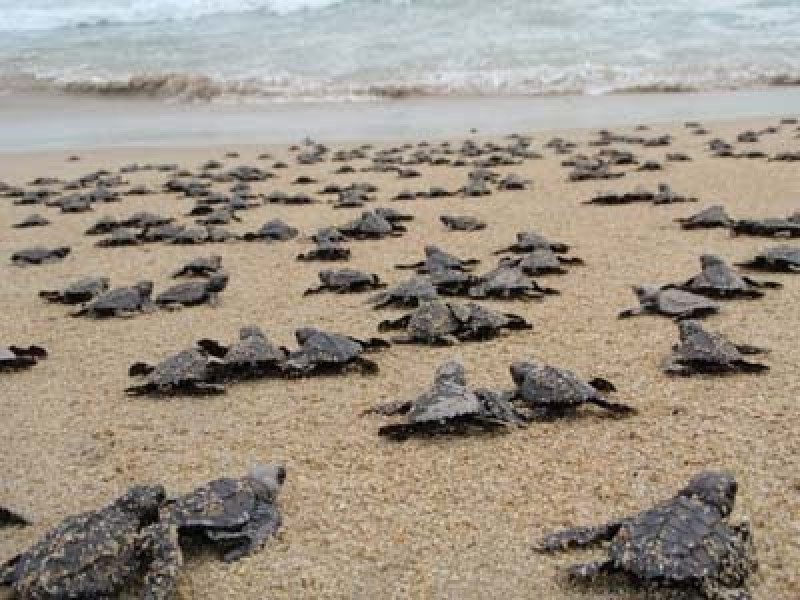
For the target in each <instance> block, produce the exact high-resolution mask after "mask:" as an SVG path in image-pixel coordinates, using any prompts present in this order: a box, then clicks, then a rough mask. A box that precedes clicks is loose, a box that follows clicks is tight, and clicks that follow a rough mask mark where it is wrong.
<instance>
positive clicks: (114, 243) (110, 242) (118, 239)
mask: <svg viewBox="0 0 800 600" xmlns="http://www.w3.org/2000/svg"><path fill="white" fill-rule="evenodd" d="M141 243H142V240H141V239H139V236H138V234H137V233H136V232H135V231H133V230H132V229H128V228H126V227H117V228H116V229H114V231H112V232H111V235H110V236H109V237H107V238H103V239H102V240H99V241H98V242H96V243H95V246H97V247H98V248H120V247H124V246H138V245H139V244H141Z"/></svg>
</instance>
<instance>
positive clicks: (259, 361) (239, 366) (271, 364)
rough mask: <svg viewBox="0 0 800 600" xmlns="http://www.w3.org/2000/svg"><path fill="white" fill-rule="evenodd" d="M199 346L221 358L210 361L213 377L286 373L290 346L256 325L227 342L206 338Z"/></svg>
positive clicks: (250, 376)
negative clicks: (272, 338) (278, 343)
mask: <svg viewBox="0 0 800 600" xmlns="http://www.w3.org/2000/svg"><path fill="white" fill-rule="evenodd" d="M197 346H198V347H199V348H201V349H202V350H204V351H205V352H206V353H207V354H208V355H209V356H212V357H214V358H217V359H219V362H212V363H211V364H210V365H209V368H210V370H211V375H212V378H213V379H224V380H230V379H242V378H254V377H264V376H267V375H275V374H278V373H282V372H283V370H284V363H285V362H286V358H287V357H288V354H289V352H288V350H287V349H286V348H283V347H278V346H275V345H273V344H272V343H271V342H270V341H269V339H268V338H267V335H266V334H265V333H264V332H263V331H262V330H261V329H260V328H259V327H256V326H255V325H248V326H247V327H242V328H241V329H240V330H239V340H238V341H236V342H235V343H234V344H232V345H231V346H223V345H222V344H220V343H219V342H218V341H216V340H211V339H202V340H199V341H198V342H197Z"/></svg>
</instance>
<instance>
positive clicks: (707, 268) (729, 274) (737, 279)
mask: <svg viewBox="0 0 800 600" xmlns="http://www.w3.org/2000/svg"><path fill="white" fill-rule="evenodd" d="M700 266H701V267H702V271H701V272H700V273H699V274H697V275H695V276H694V277H692V278H691V279H688V280H687V281H685V282H684V283H682V284H680V285H677V286H674V287H678V288H680V289H683V290H686V291H687V292H694V293H695V294H701V295H703V296H708V297H710V298H761V297H762V296H763V295H764V292H762V291H761V289H759V288H771V289H778V288H781V287H783V286H782V285H781V284H780V283H776V282H773V281H756V280H754V279H750V278H749V277H743V276H741V275H738V274H737V273H736V272H734V271H733V269H731V268H730V267H729V266H728V265H727V264H726V263H725V261H724V260H722V259H721V258H720V257H719V256H716V255H714V254H703V255H702V256H701V257H700Z"/></svg>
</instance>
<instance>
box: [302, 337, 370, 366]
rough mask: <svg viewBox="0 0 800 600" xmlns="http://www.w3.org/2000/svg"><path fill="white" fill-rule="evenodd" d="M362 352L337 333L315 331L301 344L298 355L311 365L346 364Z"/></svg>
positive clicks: (355, 344) (349, 340) (352, 341)
mask: <svg viewBox="0 0 800 600" xmlns="http://www.w3.org/2000/svg"><path fill="white" fill-rule="evenodd" d="M363 351H364V347H363V346H362V345H361V344H359V343H358V342H356V341H354V340H352V339H350V338H349V337H347V336H344V335H340V334H338V333H326V332H324V331H315V332H314V333H312V334H311V335H310V336H308V337H307V338H306V339H305V340H304V341H303V343H302V348H301V349H300V354H302V355H303V357H304V358H305V359H306V360H307V361H309V362H312V363H346V362H348V361H350V360H352V359H354V358H355V357H357V356H358V355H359V354H361V353H362V352H363Z"/></svg>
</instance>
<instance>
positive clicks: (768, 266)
mask: <svg viewBox="0 0 800 600" xmlns="http://www.w3.org/2000/svg"><path fill="white" fill-rule="evenodd" d="M736 266H737V267H742V268H745V269H754V270H756V271H768V272H770V273H800V247H797V246H773V247H771V248H765V249H764V250H762V251H761V252H759V253H758V254H756V255H755V257H753V258H752V259H750V260H748V261H745V262H740V263H736Z"/></svg>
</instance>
